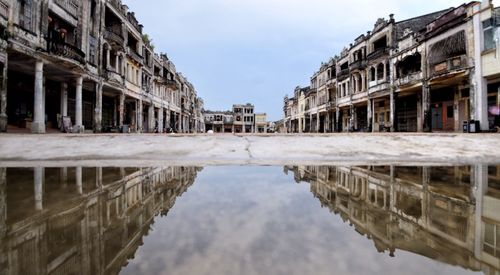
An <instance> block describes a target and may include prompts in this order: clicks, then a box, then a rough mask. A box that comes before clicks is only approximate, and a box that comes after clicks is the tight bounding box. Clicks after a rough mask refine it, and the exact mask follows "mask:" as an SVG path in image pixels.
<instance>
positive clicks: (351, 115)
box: [348, 105, 356, 132]
mask: <svg viewBox="0 0 500 275" xmlns="http://www.w3.org/2000/svg"><path fill="white" fill-rule="evenodd" d="M350 108H351V114H350V116H349V126H348V127H349V130H348V131H349V132H352V131H354V118H355V116H356V108H354V105H351V107H350Z"/></svg>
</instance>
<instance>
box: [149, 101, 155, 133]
mask: <svg viewBox="0 0 500 275" xmlns="http://www.w3.org/2000/svg"><path fill="white" fill-rule="evenodd" d="M148 128H149V131H148V132H149V133H154V130H155V106H154V104H152V103H151V105H149V108H148Z"/></svg>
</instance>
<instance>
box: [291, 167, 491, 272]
mask: <svg viewBox="0 0 500 275" xmlns="http://www.w3.org/2000/svg"><path fill="white" fill-rule="evenodd" d="M284 170H285V173H288V172H292V173H293V176H294V178H295V180H296V181H297V182H298V183H299V182H307V183H309V184H310V188H311V192H312V193H313V194H314V196H315V197H316V198H317V199H318V200H319V201H320V202H321V204H322V206H323V207H326V208H328V209H330V211H331V212H332V213H333V214H335V215H339V216H340V217H341V218H342V220H343V221H344V222H345V223H346V224H349V226H351V227H352V228H353V229H354V230H356V232H358V233H359V234H360V235H363V236H365V237H366V238H367V239H369V240H371V241H372V242H373V245H374V249H376V250H377V251H378V252H380V253H384V254H388V255H389V256H391V257H397V256H398V255H397V254H398V253H399V252H398V251H407V252H411V253H415V254H418V255H422V256H424V257H429V258H432V259H434V260H436V261H439V262H442V263H445V264H450V265H454V266H461V267H463V268H465V269H469V270H474V271H483V272H484V274H498V273H499V272H500V261H499V259H498V256H499V254H498V247H495V245H496V244H497V242H496V239H497V238H496V237H495V234H498V233H499V231H498V225H497V224H498V223H499V222H500V215H498V213H497V212H498V211H494V209H498V207H499V206H500V204H499V203H500V200H499V199H498V192H499V189H498V186H499V185H498V183H499V182H500V167H499V166H490V167H488V166H485V165H475V166H463V167H396V166H368V167H342V166H340V167H329V166H295V167H288V166H287V167H285V168H284ZM346 226H347V225H346Z"/></svg>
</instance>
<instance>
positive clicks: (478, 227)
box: [473, 164, 488, 259]
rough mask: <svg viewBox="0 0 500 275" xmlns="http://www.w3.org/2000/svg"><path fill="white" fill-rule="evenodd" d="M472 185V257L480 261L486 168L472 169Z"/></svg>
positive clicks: (482, 166) (486, 186)
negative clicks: (473, 235) (473, 224)
mask: <svg viewBox="0 0 500 275" xmlns="http://www.w3.org/2000/svg"><path fill="white" fill-rule="evenodd" d="M473 177H474V178H473V180H474V181H473V184H474V187H475V188H474V189H473V190H474V191H473V192H474V194H473V195H474V198H475V201H476V211H475V216H474V217H475V226H474V229H475V238H474V240H475V243H474V255H475V256H476V257H477V258H478V259H480V258H481V253H482V250H483V249H482V248H483V243H482V240H483V239H482V238H481V236H482V223H483V220H482V218H483V199H484V195H486V193H487V192H488V166H487V165H484V164H477V165H476V166H475V167H474V174H473Z"/></svg>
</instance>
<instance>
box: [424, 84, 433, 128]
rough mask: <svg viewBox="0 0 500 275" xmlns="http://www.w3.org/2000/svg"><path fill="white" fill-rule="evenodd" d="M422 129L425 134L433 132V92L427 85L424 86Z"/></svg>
mask: <svg viewBox="0 0 500 275" xmlns="http://www.w3.org/2000/svg"><path fill="white" fill-rule="evenodd" d="M422 116H423V117H422V120H423V125H422V129H423V131H425V132H430V131H432V117H431V92H430V87H429V86H428V85H427V83H424V85H423V86H422Z"/></svg>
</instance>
